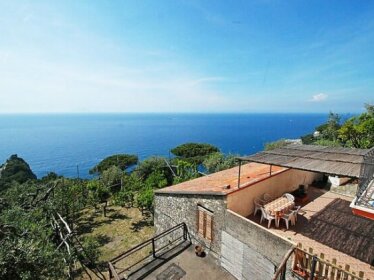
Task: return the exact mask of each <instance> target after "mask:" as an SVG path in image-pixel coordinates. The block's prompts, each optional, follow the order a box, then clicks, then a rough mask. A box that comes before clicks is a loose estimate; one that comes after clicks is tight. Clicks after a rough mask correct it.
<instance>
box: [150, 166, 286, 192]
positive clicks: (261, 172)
mask: <svg viewBox="0 0 374 280" xmlns="http://www.w3.org/2000/svg"><path fill="white" fill-rule="evenodd" d="M271 170H272V175H274V174H277V173H279V172H282V171H284V170H288V168H285V167H279V166H272V167H271ZM238 172H239V167H234V168H230V169H227V170H223V171H220V172H217V173H213V174H210V175H207V176H203V177H200V178H196V179H193V180H190V181H186V182H183V183H180V184H177V185H173V186H170V187H166V188H163V189H160V190H157V191H156V193H183V194H212V195H227V194H229V193H231V192H234V191H236V190H238ZM268 177H270V165H267V164H260V163H255V162H251V163H248V164H244V165H242V167H241V176H240V186H241V188H243V187H246V186H249V185H251V184H254V183H257V182H258V181H260V180H263V179H265V178H268ZM228 185H230V188H225V186H228Z"/></svg>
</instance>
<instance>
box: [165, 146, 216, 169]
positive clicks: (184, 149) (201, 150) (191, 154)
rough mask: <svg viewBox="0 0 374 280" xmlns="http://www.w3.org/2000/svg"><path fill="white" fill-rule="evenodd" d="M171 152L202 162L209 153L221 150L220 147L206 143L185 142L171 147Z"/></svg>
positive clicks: (180, 156) (193, 161) (188, 159)
mask: <svg viewBox="0 0 374 280" xmlns="http://www.w3.org/2000/svg"><path fill="white" fill-rule="evenodd" d="M171 152H172V153H173V155H175V156H176V157H177V158H179V159H182V160H185V161H188V162H192V163H195V164H201V163H202V162H203V161H204V159H205V158H206V157H207V156H208V155H210V154H212V153H217V152H219V149H218V148H217V147H215V146H213V145H210V144H206V143H185V144H182V145H179V146H177V147H175V148H173V149H171Z"/></svg>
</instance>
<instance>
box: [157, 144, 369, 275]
mask: <svg viewBox="0 0 374 280" xmlns="http://www.w3.org/2000/svg"><path fill="white" fill-rule="evenodd" d="M299 146H303V145H299ZM296 149H297V148H296ZM288 152H289V151H288ZM319 152H320V151H319ZM363 152H364V151H363ZM248 161H251V160H248ZM310 162H311V163H312V162H313V161H312V160H311V161H310ZM311 165H312V164H311ZM316 166H317V165H316ZM318 166H321V165H320V164H319V165H318ZM328 166H331V165H328ZM338 167H339V166H338ZM318 168H319V167H318ZM318 168H317V167H316V168H315V169H314V170H313V168H310V169H309V170H307V169H306V168H303V169H298V168H296V167H288V166H287V165H286V164H284V165H282V164H279V162H278V163H277V164H274V165H273V164H272V163H271V162H267V163H264V162H262V163H261V161H260V160H258V161H257V162H250V163H247V164H243V165H242V164H241V165H240V166H239V167H235V168H231V169H228V170H224V171H221V172H217V173H214V174H210V175H207V176H204V177H200V178H197V179H193V180H190V181H187V182H183V183H180V184H177V185H173V186H170V187H166V188H164V189H160V190H157V191H156V192H155V201H154V203H155V210H154V223H155V227H156V230H157V232H163V231H165V230H167V229H168V228H170V227H172V226H174V225H176V224H179V223H182V222H184V223H185V224H186V225H187V227H188V231H189V235H190V237H191V240H192V242H193V243H194V244H200V245H202V246H203V247H204V248H205V250H206V252H207V253H208V254H210V255H212V256H214V257H215V258H216V260H217V263H218V264H219V265H220V266H222V267H223V268H225V269H226V270H227V271H228V272H230V273H231V274H232V275H233V276H235V277H236V278H237V279H272V276H273V274H274V272H275V270H276V269H277V267H278V266H279V264H280V263H281V262H282V260H283V259H284V256H285V255H286V254H287V252H288V251H289V250H290V249H292V248H294V247H295V246H296V244H297V243H298V242H302V243H303V244H307V246H312V247H313V248H322V249H321V250H322V251H321V253H323V254H325V255H327V256H329V253H331V256H337V255H338V256H339V254H341V255H342V256H345V253H346V252H341V251H339V250H337V249H339V248H336V246H334V244H326V242H323V241H321V242H318V241H315V240H314V239H313V238H314V237H313V236H309V235H308V234H307V233H305V228H307V226H308V225H312V224H313V223H312V221H314V220H313V217H315V214H316V213H318V212H320V211H327V210H329V209H330V208H329V207H330V204H327V203H326V201H327V200H326V196H327V197H328V199H330V200H331V201H330V200H329V203H330V202H331V203H332V202H334V201H335V202H336V200H339V201H340V200H345V199H346V198H345V196H341V195H339V194H335V193H333V194H332V193H331V192H329V191H325V190H319V189H317V188H314V187H312V185H316V182H319V181H321V180H322V179H323V177H324V173H323V170H319V169H318ZM338 169H339V168H338ZM338 169H337V170H338ZM328 174H330V175H331V174H333V175H339V176H340V177H350V178H354V176H352V174H348V175H350V176H346V175H347V174H345V173H344V174H341V173H339V172H337V173H334V172H332V171H331V170H329V172H328ZM344 175H345V176H344ZM357 177H358V176H357ZM300 185H304V186H311V187H310V193H314V194H317V195H316V196H315V197H311V198H310V200H309V201H308V202H305V203H304V202H303V203H304V204H303V205H302V206H303V208H302V209H304V208H305V210H304V212H303V216H302V217H301V218H300V220H301V221H300V222H298V223H300V225H297V227H295V228H294V229H292V228H291V229H290V230H289V231H287V230H285V229H284V227H283V229H281V230H280V229H278V228H275V227H272V228H270V229H268V228H266V227H265V226H263V225H261V224H260V223H259V221H258V220H259V219H258V217H256V216H254V215H253V212H254V203H253V202H254V199H255V198H259V197H263V195H264V194H268V195H270V196H271V197H273V198H277V197H280V196H282V195H283V194H284V193H291V192H293V191H295V190H297V189H298V188H299V186H300ZM356 187H357V186H356ZM351 200H352V199H351ZM323 203H325V204H323ZM332 204H333V203H332ZM348 205H349V203H348ZM348 208H349V207H348ZM329 211H330V210H329ZM309 213H313V214H310V215H309ZM355 222H356V221H355ZM358 222H359V223H363V226H364V227H367V225H368V224H365V222H366V220H364V221H361V220H359V221H358ZM327 224H328V225H329V224H331V225H333V224H334V221H331V223H330V222H327ZM298 226H299V227H303V228H301V229H299V228H298ZM370 226H373V223H372V222H371V223H370ZM334 230H336V229H335V228H332V229H331V231H332V234H333V231H334ZM358 231H360V229H357V232H358ZM372 239H373V238H372ZM372 239H370V237H369V239H368V240H369V241H368V242H369V243H371V242H372V241H374V240H372ZM357 242H362V240H361V239H360V240H358V241H357ZM370 246H371V247H369V252H367V253H363V254H364V256H361V255H360V256H356V255H354V256H353V257H352V258H351V259H348V261H349V262H350V263H349V265H350V266H351V267H352V268H356V269H357V270H359V269H363V267H364V269H363V270H365V269H366V270H365V271H366V275H370V272H371V271H370V264H368V261H367V259H368V260H369V262H370V259H371V258H373V259H374V256H372V255H371V254H374V243H373V244H371V245H370ZM317 251H318V250H317ZM365 254H369V256H365ZM348 261H347V259H344V258H342V262H341V264H342V265H344V264H347V262H348ZM343 262H345V263H343ZM338 263H339V260H338ZM355 265H357V266H355ZM368 273H369V274H368ZM372 276H374V272H373V275H372ZM288 278H290V279H293V277H292V275H291V274H290V275H288Z"/></svg>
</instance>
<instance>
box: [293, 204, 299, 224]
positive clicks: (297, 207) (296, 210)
mask: <svg viewBox="0 0 374 280" xmlns="http://www.w3.org/2000/svg"><path fill="white" fill-rule="evenodd" d="M300 209H301V206H295V207H294V208H293V209H292V211H293V212H294V213H295V222H297V215H299V211H300Z"/></svg>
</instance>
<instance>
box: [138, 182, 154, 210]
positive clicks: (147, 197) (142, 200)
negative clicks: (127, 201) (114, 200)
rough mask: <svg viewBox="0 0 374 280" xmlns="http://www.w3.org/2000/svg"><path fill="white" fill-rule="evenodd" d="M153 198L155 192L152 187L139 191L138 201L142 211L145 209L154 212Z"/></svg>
mask: <svg viewBox="0 0 374 280" xmlns="http://www.w3.org/2000/svg"><path fill="white" fill-rule="evenodd" d="M153 198H154V192H153V189H152V188H150V187H145V188H143V189H142V190H140V191H139V193H138V196H137V199H136V201H137V204H138V207H139V209H140V210H141V211H142V213H144V211H148V212H150V213H152V212H153Z"/></svg>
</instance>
